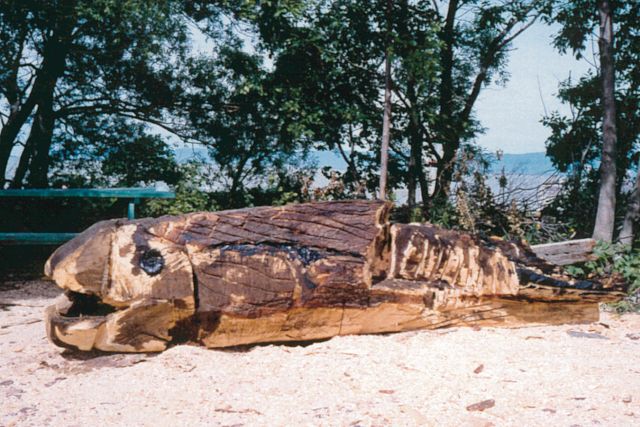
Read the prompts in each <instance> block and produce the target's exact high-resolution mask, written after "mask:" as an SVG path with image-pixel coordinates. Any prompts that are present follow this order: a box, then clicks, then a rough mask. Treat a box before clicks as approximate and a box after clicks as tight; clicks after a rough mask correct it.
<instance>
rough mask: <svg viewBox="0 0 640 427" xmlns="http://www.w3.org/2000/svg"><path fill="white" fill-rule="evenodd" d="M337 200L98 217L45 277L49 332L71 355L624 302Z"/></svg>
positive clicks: (527, 256)
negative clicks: (53, 287) (54, 297)
mask: <svg viewBox="0 0 640 427" xmlns="http://www.w3.org/2000/svg"><path fill="white" fill-rule="evenodd" d="M389 208H390V205H389V204H387V203H384V202H379V201H348V202H347V201H345V202H324V203H308V204H297V205H289V206H284V207H264V208H251V209H242V210H235V211H225V212H217V213H211V212H205V213H194V214H187V215H182V216H167V217H161V218H157V219H142V220H133V221H126V220H112V221H104V222H101V223H98V224H96V225H94V226H93V227H91V228H89V229H87V230H86V231H85V232H84V233H82V234H81V235H80V236H78V237H77V238H76V239H74V240H72V241H70V242H68V243H67V244H65V245H64V246H61V247H60V248H59V249H58V250H57V251H56V252H55V253H54V254H53V255H52V256H51V258H50V259H49V261H48V262H47V265H46V267H45V273H46V274H47V275H48V276H50V277H51V278H53V280H55V281H56V283H57V284H58V285H59V286H60V287H62V288H63V289H65V290H66V293H65V295H64V296H63V298H62V299H61V300H60V301H59V302H58V303H57V304H56V305H54V306H52V307H49V309H48V310H47V313H46V320H47V322H46V323H47V332H48V335H49V337H50V338H51V340H52V341H53V342H54V343H56V344H58V345H60V346H64V347H70V348H75V349H80V350H92V349H97V350H102V351H119V352H147V351H161V350H163V349H165V348H166V347H167V346H168V345H169V344H171V343H176V342H185V341H189V342H196V343H199V344H202V345H206V346H208V347H225V346H234V345H240V344H251V343H259V342H279V341H292V340H294V341H300V340H310V339H320V338H328V337H332V336H335V335H345V334H361V333H380V332H395V331H406V330H412V329H421V328H424V329H433V328H441V327H445V326H453V325H500V326H520V325H524V324H532V323H533V324H536V323H568V322H591V321H595V320H597V318H598V305H597V304H598V303H599V302H602V301H613V300H616V299H619V298H621V297H622V296H623V293H622V292H620V290H619V289H604V288H603V287H602V286H601V285H600V284H599V283H594V282H575V281H572V280H571V279H570V278H569V277H567V276H565V275H563V274H562V272H561V271H560V270H559V268H558V267H557V266H554V265H551V264H549V263H547V262H546V261H543V260H542V259H540V258H538V257H537V256H536V255H535V254H534V253H533V252H531V251H530V250H529V249H528V248H527V247H525V246H522V245H515V244H512V243H508V242H504V241H501V240H498V239H494V240H491V241H488V242H486V241H480V240H479V239H477V238H475V237H473V236H469V235H466V234H463V233H458V232H454V231H450V230H444V229H441V228H438V227H435V226H432V225H428V224H410V225H401V224H396V225H390V224H389V223H388V213H389Z"/></svg>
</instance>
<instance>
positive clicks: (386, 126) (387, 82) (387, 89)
mask: <svg viewBox="0 0 640 427" xmlns="http://www.w3.org/2000/svg"><path fill="white" fill-rule="evenodd" d="M386 20H387V40H386V45H387V46H386V51H385V55H384V113H383V117H382V144H381V147H380V199H382V200H386V199H387V175H388V173H389V172H388V171H389V167H388V164H389V139H390V138H391V135H390V133H391V54H392V52H393V47H392V40H393V36H392V34H391V32H392V30H393V25H392V23H393V3H392V0H387V10H386Z"/></svg>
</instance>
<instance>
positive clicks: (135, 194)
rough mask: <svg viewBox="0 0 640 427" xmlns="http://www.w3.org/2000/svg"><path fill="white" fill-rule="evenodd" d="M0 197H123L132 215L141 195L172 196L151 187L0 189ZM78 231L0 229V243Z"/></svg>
mask: <svg viewBox="0 0 640 427" xmlns="http://www.w3.org/2000/svg"><path fill="white" fill-rule="evenodd" d="M0 197H5V198H6V197H12V198H20V199H23V198H41V199H48V198H109V199H126V200H128V205H127V218H129V219H135V216H136V205H137V204H138V203H140V200H141V199H174V198H175V197H176V195H175V193H174V192H172V191H159V190H156V189H154V188H71V189H25V190H0ZM77 234H78V233H28V232H20V233H4V232H0V244H4V245H9V244H13V245H55V244H59V243H63V242H66V241H67V240H70V239H72V238H74V237H75V236H76V235H77Z"/></svg>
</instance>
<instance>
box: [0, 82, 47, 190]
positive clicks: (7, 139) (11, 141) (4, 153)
mask: <svg viewBox="0 0 640 427" xmlns="http://www.w3.org/2000/svg"><path fill="white" fill-rule="evenodd" d="M37 84H38V82H37V79H36V82H35V83H34V87H33V89H32V90H31V93H30V94H29V97H28V98H27V100H26V101H25V102H24V103H23V104H22V105H20V106H15V108H12V113H11V114H10V115H9V119H8V120H7V123H5V125H4V126H2V130H0V174H1V175H0V177H1V178H2V179H1V180H0V187H2V184H3V183H4V180H5V177H6V174H7V166H8V164H9V157H10V156H11V151H12V150H13V147H14V146H15V142H16V138H17V137H18V134H19V133H20V130H21V129H22V126H24V124H25V123H26V122H27V120H28V119H29V116H30V115H31V112H32V111H33V109H34V108H35V106H36V97H37V94H38V93H37V90H36V89H37V86H36V85H37Z"/></svg>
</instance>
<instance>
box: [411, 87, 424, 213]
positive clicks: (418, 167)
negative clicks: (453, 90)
mask: <svg viewBox="0 0 640 427" xmlns="http://www.w3.org/2000/svg"><path fill="white" fill-rule="evenodd" d="M407 99H408V100H409V104H410V105H409V107H410V111H409V146H410V152H409V177H408V178H409V179H408V191H409V197H408V199H407V204H408V205H409V207H411V208H413V207H414V206H415V205H416V187H417V183H418V181H420V176H421V175H422V174H423V173H424V172H423V164H422V133H421V131H420V122H419V121H420V118H419V117H418V111H417V103H418V99H417V95H416V90H415V80H414V79H413V77H412V76H410V77H409V79H408V81H407Z"/></svg>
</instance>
